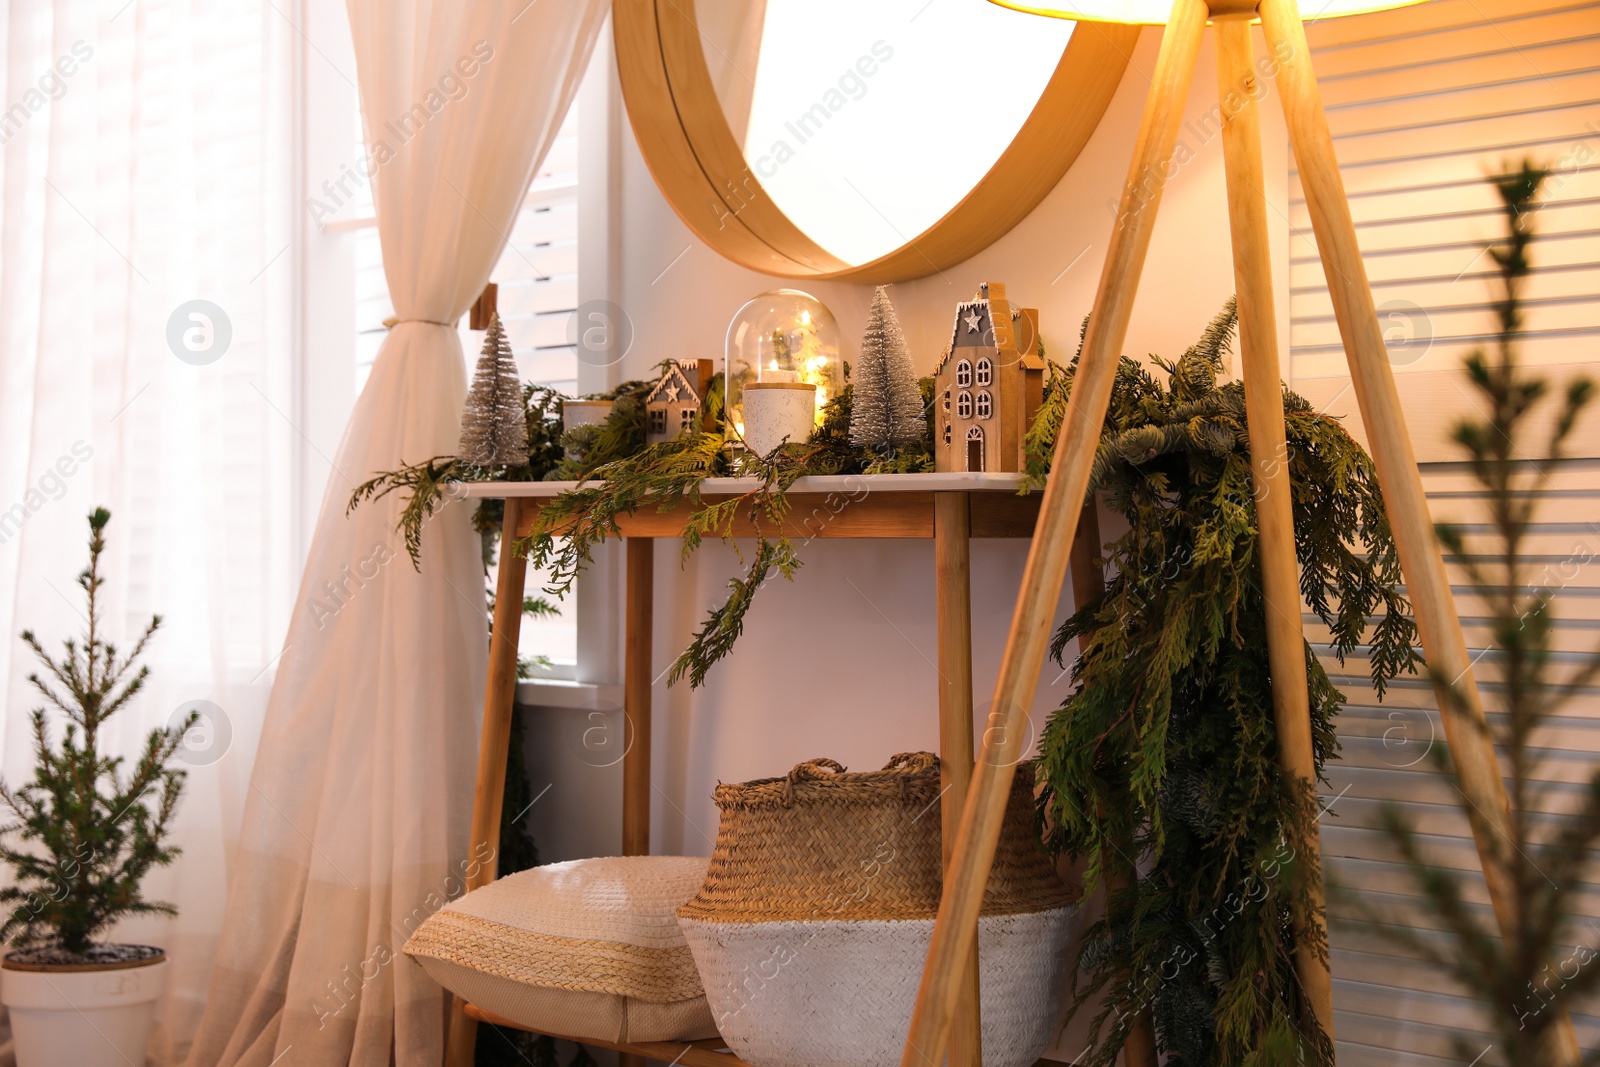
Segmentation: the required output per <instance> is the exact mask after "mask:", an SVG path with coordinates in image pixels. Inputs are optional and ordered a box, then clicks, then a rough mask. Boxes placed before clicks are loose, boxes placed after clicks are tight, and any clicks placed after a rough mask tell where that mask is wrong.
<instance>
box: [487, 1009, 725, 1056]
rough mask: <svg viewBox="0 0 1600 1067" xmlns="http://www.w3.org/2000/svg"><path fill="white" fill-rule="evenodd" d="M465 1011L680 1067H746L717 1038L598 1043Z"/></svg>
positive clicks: (510, 1026)
mask: <svg viewBox="0 0 1600 1067" xmlns="http://www.w3.org/2000/svg"><path fill="white" fill-rule="evenodd" d="M466 1012H467V1014H468V1015H470V1016H471V1017H472V1018H474V1019H476V1020H478V1021H479V1022H481V1023H493V1024H494V1025H495V1026H504V1027H507V1028H508V1029H511V1030H526V1031H527V1032H528V1033H532V1034H545V1035H547V1036H549V1037H553V1038H556V1039H558V1040H561V1041H573V1042H576V1043H578V1044H580V1045H591V1046H593V1047H595V1048H608V1049H612V1050H614V1051H617V1052H627V1053H631V1054H632V1055H635V1056H643V1057H644V1058H645V1059H647V1060H658V1061H660V1062H661V1063H675V1064H681V1065H682V1067H750V1065H749V1064H747V1063H745V1061H744V1060H741V1059H740V1058H739V1057H737V1056H735V1055H734V1054H733V1053H732V1052H730V1051H728V1046H727V1043H726V1042H724V1041H722V1040H721V1039H720V1038H711V1039H708V1040H705V1041H600V1040H598V1039H596V1038H592V1037H571V1036H568V1035H567V1034H554V1033H550V1032H549V1031H547V1030H535V1029H533V1028H532V1027H531V1026H523V1025H522V1024H521V1023H514V1022H512V1021H511V1020H510V1019H503V1018H501V1017H500V1016H498V1015H495V1014H493V1013H491V1012H487V1011H484V1010H483V1009H482V1008H479V1007H477V1006H476V1005H473V1004H468V1005H467V1006H466Z"/></svg>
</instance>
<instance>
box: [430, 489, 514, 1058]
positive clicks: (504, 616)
mask: <svg viewBox="0 0 1600 1067" xmlns="http://www.w3.org/2000/svg"><path fill="white" fill-rule="evenodd" d="M521 517H522V506H521V502H520V501H519V500H517V498H515V497H511V498H508V499H507V500H506V511H505V519H504V521H503V522H502V524H501V527H500V574H499V577H498V579H497V580H496V582H495V593H494V623H493V626H492V627H491V629H490V632H489V682H488V685H487V686H485V688H484V695H483V727H482V732H481V733H480V734H479V737H478V786H477V793H476V794H475V795H474V797H473V800H472V838H471V842H470V847H469V849H468V851H467V854H468V855H469V856H477V855H480V854H484V853H483V846H484V845H487V846H488V851H487V855H488V856H489V859H488V861H487V862H484V863H480V864H477V865H475V866H470V867H468V868H467V872H466V874H467V877H466V886H467V890H468V891H469V892H470V891H472V890H474V889H477V888H478V887H479V886H484V885H488V884H489V883H490V882H492V881H494V878H495V873H496V871H497V869H498V867H499V849H500V817H501V805H502V804H503V803H504V801H505V795H506V754H507V752H508V750H509V748H510V745H511V706H512V704H513V703H515V701H516V699H517V640H518V638H519V637H520V636H521V634H522V597H523V593H524V589H525V587H526V584H527V580H528V561H527V559H526V558H524V557H522V556H519V555H517V554H516V553H515V552H513V551H512V550H511V549H512V545H513V544H515V542H516V538H517V524H518V522H520V521H521ZM452 999H453V1004H452V1007H451V1012H450V1033H449V1037H448V1038H447V1040H446V1047H445V1063H446V1064H447V1065H448V1067H472V1054H473V1047H474V1046H475V1045H476V1043H477V1039H478V1024H477V1021H476V1020H474V1019H471V1018H468V1017H467V1015H466V1013H465V1011H464V1010H463V1008H464V1007H465V1004H466V1002H465V1001H463V1000H462V999H461V998H460V997H454V998H452Z"/></svg>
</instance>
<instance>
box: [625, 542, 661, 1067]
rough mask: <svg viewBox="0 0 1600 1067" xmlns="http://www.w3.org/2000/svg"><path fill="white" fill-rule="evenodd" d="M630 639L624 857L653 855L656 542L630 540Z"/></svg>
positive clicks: (628, 1056) (632, 1063)
mask: <svg viewBox="0 0 1600 1067" xmlns="http://www.w3.org/2000/svg"><path fill="white" fill-rule="evenodd" d="M626 544H627V546H628V549H627V556H628V562H627V568H628V576H627V589H626V592H625V593H624V594H623V595H624V599H625V601H626V610H625V615H626V620H625V623H624V625H625V626H626V633H627V636H626V638H625V641H624V645H623V653H622V656H623V665H622V671H623V674H622V712H623V735H622V742H623V744H625V745H626V746H627V751H626V752H625V753H624V755H623V757H622V854H623V855H624V856H648V855H649V854H650V733H651V728H650V710H651V709H650V688H651V682H652V681H654V679H653V678H652V677H651V676H650V669H651V666H650V634H651V630H652V628H653V626H654V622H655V612H654V607H655V559H656V557H655V544H656V543H655V540H654V539H653V538H649V537H629V538H627V539H626ZM648 1062H649V1061H647V1060H646V1059H645V1058H644V1057H643V1056H636V1055H633V1054H632V1053H628V1052H624V1053H622V1054H621V1055H619V1056H618V1057H617V1063H618V1067H645V1064H646V1063H648Z"/></svg>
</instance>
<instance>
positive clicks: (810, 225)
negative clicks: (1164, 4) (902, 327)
mask: <svg viewBox="0 0 1600 1067" xmlns="http://www.w3.org/2000/svg"><path fill="white" fill-rule="evenodd" d="M695 15H696V19H697V21H698V23H699V27H700V38H701V44H702V48H703V50H704V52H705V58H706V66H707V69H708V71H709V72H710V75H711V80H712V84H713V85H714V86H715V88H716V91H717V97H718V100H719V101H720V102H721V104H722V110H723V114H724V116H725V117H726V118H727V121H728V126H729V129H730V130H731V132H732V133H733V136H734V139H735V140H736V141H738V142H739V143H740V144H741V145H742V146H743V149H744V155H745V160H746V162H747V163H748V165H749V167H750V169H751V171H752V172H753V173H754V174H755V175H756V176H757V177H758V178H759V180H760V182H761V184H762V186H763V187H764V188H765V189H766V191H767V193H768V195H769V196H771V198H772V200H773V202H774V203H775V204H776V205H777V206H778V207H779V208H780V209H781V210H782V211H783V212H784V214H786V215H787V216H788V217H789V219H790V220H791V221H792V222H793V223H794V224H795V225H796V226H797V227H799V228H800V229H801V230H803V231H805V233H806V234H807V235H809V236H810V237H811V239H812V240H814V241H815V242H816V243H817V244H819V245H821V246H822V247H823V248H825V249H827V250H828V251H829V252H831V253H833V254H834V255H836V256H838V257H839V258H841V259H843V260H845V261H847V262H849V263H852V264H857V263H865V262H868V261H870V260H873V259H876V258H878V257H879V256H882V255H887V254H888V253H890V252H892V251H894V250H895V249H897V248H899V247H901V246H902V245H904V244H906V243H907V242H908V241H912V240H913V239H914V238H915V237H916V236H917V235H918V234H920V233H922V232H923V231H924V230H926V229H928V228H929V227H930V226H932V225H933V224H934V223H935V222H936V221H938V219H939V218H941V217H942V216H943V215H944V214H945V213H946V212H948V211H949V210H950V209H951V208H953V207H954V206H955V205H956V204H957V203H958V202H960V200H961V199H962V198H963V197H965V196H966V195H967V193H968V192H970V191H971V190H972V188H973V186H975V185H976V184H977V183H978V182H979V181H980V180H982V178H983V177H984V175H985V174H987V173H988V171H989V169H990V168H991V167H993V166H994V163H995V161H996V160H997V159H998V158H999V157H1000V154H1001V153H1002V152H1004V151H1005V149H1006V146H1007V145H1009V144H1010V143H1011V140H1012V138H1014V137H1015V136H1016V134H1017V131H1018V130H1019V129H1021V127H1022V124H1023V122H1024V121H1025V120H1026V119H1027V117H1028V114H1029V113H1030V112H1031V111H1032V110H1033V107H1034V105H1035V104H1036V103H1037V102H1038V99H1039V96H1040V94H1041V93H1042V92H1043V91H1044V88H1045V85H1046V84H1047V83H1048V82H1049V80H1050V76H1051V74H1052V73H1054V71H1055V68H1056V65H1057V64H1058V63H1059V62H1060V60H1061V53H1062V51H1063V50H1064V49H1065V48H1066V46H1067V41H1068V39H1069V37H1070V36H1071V34H1072V31H1073V27H1074V26H1075V25H1076V24H1075V23H1072V22H1067V21H1062V20H1054V19H1039V18H1034V17H1031V16H1028V15H1024V14H1020V13H1018V12H1015V11H1009V10H1007V9H1005V8H1001V7H998V6H996V5H994V4H983V3H973V2H971V0H695Z"/></svg>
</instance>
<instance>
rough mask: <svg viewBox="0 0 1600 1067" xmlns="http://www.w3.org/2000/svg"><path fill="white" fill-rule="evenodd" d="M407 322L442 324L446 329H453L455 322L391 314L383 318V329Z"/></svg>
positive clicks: (389, 328) (430, 324) (431, 324)
mask: <svg viewBox="0 0 1600 1067" xmlns="http://www.w3.org/2000/svg"><path fill="white" fill-rule="evenodd" d="M408 322H420V323H426V324H427V325H429V326H443V327H444V328H445V329H447V330H453V329H455V328H456V324H455V323H453V322H438V321H436V320H434V319H401V318H396V317H395V316H393V315H391V316H389V317H388V318H386V319H384V320H383V325H384V328H385V329H388V330H392V329H394V328H395V327H396V326H401V325H404V324H405V323H408Z"/></svg>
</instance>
